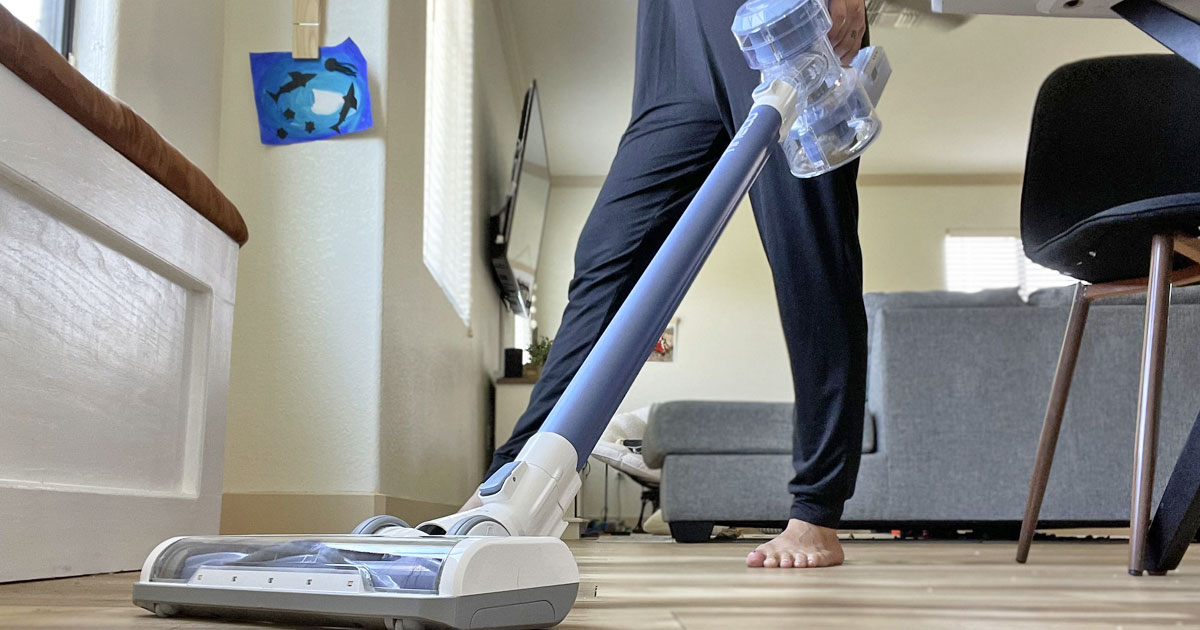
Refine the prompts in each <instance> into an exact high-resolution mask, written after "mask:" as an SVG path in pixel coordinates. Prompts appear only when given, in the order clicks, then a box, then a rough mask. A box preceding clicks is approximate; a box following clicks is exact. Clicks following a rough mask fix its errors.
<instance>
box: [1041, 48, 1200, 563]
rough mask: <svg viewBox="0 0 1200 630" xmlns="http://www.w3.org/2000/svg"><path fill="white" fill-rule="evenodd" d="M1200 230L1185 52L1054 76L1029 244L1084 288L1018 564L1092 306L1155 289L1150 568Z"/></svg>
mask: <svg viewBox="0 0 1200 630" xmlns="http://www.w3.org/2000/svg"><path fill="white" fill-rule="evenodd" d="M1198 234H1200V70H1197V69H1196V68H1195V67H1193V66H1191V65H1189V64H1188V63H1187V62H1186V61H1184V60H1183V59H1181V58H1179V57H1176V56H1174V55H1137V56H1123V57H1106V58H1102V59H1089V60H1086V61H1080V62H1077V63H1072V64H1069V65H1066V66H1063V67H1062V68H1059V69H1058V70H1056V71H1055V72H1054V73H1053V74H1051V75H1050V77H1049V78H1047V79H1046V81H1045V83H1043V84H1042V88H1041V91H1040V92H1039V93H1038V97H1037V104H1036V106H1035V108H1034V113H1033V127H1032V130H1031V132H1030V137H1029V151H1028V154H1027V156H1026V163H1025V185H1024V190H1023V191H1022V195H1021V240H1022V242H1023V243H1024V246H1025V254H1026V255H1027V256H1029V258H1030V259H1032V260H1033V261H1034V262H1036V263H1038V264H1041V265H1044V266H1046V267H1049V268H1051V269H1055V270H1057V271H1060V272H1062V273H1065V274H1067V275H1070V276H1072V277H1074V278H1076V279H1078V280H1080V281H1081V282H1080V284H1078V285H1077V286H1076V289H1075V298H1074V300H1073V302H1072V306H1071V314H1070V317H1069V318H1068V320H1067V328H1066V334H1065V335H1064V338H1063V345H1062V352H1061V354H1060V355H1059V359H1058V369H1057V372H1056V373H1055V376H1054V384H1053V386H1052V388H1051V392H1050V401H1049V404H1048V405H1047V408H1046V417H1045V421H1044V424H1043V425H1042V433H1041V439H1040V441H1039V443H1038V452H1037V460H1036V463H1035V464H1034V470H1033V478H1032V480H1031V481H1030V484H1029V499H1028V503H1027V504H1026V508H1025V519H1024V522H1023V523H1022V527H1021V539H1020V543H1019V545H1018V548H1017V561H1018V562H1025V560H1026V558H1027V557H1028V555H1029V546H1030V543H1031V542H1032V540H1033V535H1034V529H1035V527H1036V525H1037V519H1038V512H1039V510H1040V509H1041V505H1042V498H1043V496H1044V495H1045V492H1046V483H1047V481H1048V479H1049V476H1050V466H1051V464H1052V463H1053V460H1054V449H1055V446H1056V443H1057V441H1058V432H1059V428H1060V427H1061V425H1062V418H1063V410H1064V409H1065V407H1066V404H1067V394H1068V392H1069V390H1070V387H1071V377H1072V374H1073V372H1074V370H1075V360H1076V358H1077V357H1078V354H1079V345H1080V340H1081V339H1082V337H1083V330H1084V323H1085V322H1086V320H1087V315H1088V307H1089V305H1090V304H1091V302H1092V301H1093V300H1099V299H1104V298H1106V297H1113V296H1117V295H1128V294H1133V293H1142V292H1145V293H1146V327H1145V337H1144V341H1143V350H1142V363H1141V378H1140V386H1139V389H1140V391H1139V394H1138V395H1139V398H1138V406H1137V419H1136V424H1137V428H1136V438H1135V445H1134V473H1133V496H1132V506H1131V509H1130V555H1129V571H1130V573H1131V574H1134V575H1141V574H1142V571H1143V570H1144V569H1145V566H1146V565H1145V561H1144V556H1145V547H1146V533H1147V529H1148V527H1149V522H1150V501H1151V495H1152V490H1153V484H1154V460H1155V451H1156V442H1157V438H1158V415H1159V403H1160V400H1161V393H1162V369H1163V355H1164V350H1165V345H1166V331H1167V308H1168V304H1169V302H1170V292H1171V287H1172V286H1173V285H1174V286H1182V285H1186V284H1192V283H1196V282H1200V239H1197V238H1196V237H1197V235H1198ZM1147 270H1148V273H1147ZM1130 394H1131V395H1132V392H1130Z"/></svg>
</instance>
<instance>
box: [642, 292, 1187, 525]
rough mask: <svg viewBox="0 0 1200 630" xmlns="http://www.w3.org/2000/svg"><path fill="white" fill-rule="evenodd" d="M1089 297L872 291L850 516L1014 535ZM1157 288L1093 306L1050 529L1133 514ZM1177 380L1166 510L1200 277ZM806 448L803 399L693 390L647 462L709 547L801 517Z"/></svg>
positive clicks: (674, 515)
mask: <svg viewBox="0 0 1200 630" xmlns="http://www.w3.org/2000/svg"><path fill="white" fill-rule="evenodd" d="M1072 290H1073V289H1072V288H1071V287H1064V288H1061V289H1047V290H1043V291H1039V292H1036V293H1034V294H1033V295H1031V296H1030V297H1029V300H1028V301H1023V300H1021V299H1020V297H1019V296H1018V295H1017V293H1016V291H1015V290H996V291H985V292H981V293H975V294H961V293H959V294H956V293H946V292H930V293H891V294H868V295H867V296H865V301H866V303H867V313H868V322H869V330H870V346H869V347H870V350H869V359H868V386H867V389H868V394H867V398H868V400H867V408H866V431H865V435H864V438H863V458H862V467H861V469H860V472H859V477H858V486H857V491H856V492H855V495H854V498H853V499H851V500H850V502H849V503H848V504H847V505H846V512H845V515H844V526H845V527H864V528H879V529H938V528H942V527H946V528H953V527H976V528H983V527H998V528H1000V529H1004V528H1006V527H1007V528H1011V530H1012V531H1014V532H1015V526H1016V525H1018V524H1019V521H1020V520H1021V516H1022V513H1023V511H1024V505H1025V496H1026V492H1027V490H1028V484H1029V475H1030V472H1031V470H1032V466H1033V458H1034V454H1035V450H1036V446H1037V440H1038V433H1039V431H1040V429H1041V423H1042V416H1043V414H1044V411H1045V405H1046V399H1047V397H1048V396H1049V391H1050V382H1051V378H1052V376H1053V373H1054V368H1055V361H1056V358H1057V356H1058V351H1059V346H1060V343H1061V341H1062V335H1063V330H1064V327H1065V325H1066V321H1067V310H1068V305H1069V303H1070V297H1071V291H1072ZM1143 299H1144V298H1142V297H1141V296H1131V297H1129V298H1117V299H1114V300H1105V301H1101V302H1097V303H1095V304H1094V305H1093V307H1092V310H1091V314H1090V317H1089V320H1088V325H1087V331H1086V333H1085V335H1084V341H1083V348H1082V350H1081V355H1080V358H1079V364H1078V368H1077V370H1076V375H1075V381H1074V386H1073V388H1072V391H1071V398H1070V402H1069V403H1068V406H1067V412H1066V417H1065V420H1064V426H1063V430H1062V434H1061V437H1060V440H1059V444H1058V454H1057V457H1056V459H1055V461H1054V470H1053V472H1052V474H1051V480H1050V485H1049V488H1048V490H1047V494H1046V499H1045V503H1044V505H1043V507H1042V512H1041V517H1042V522H1043V523H1048V524H1051V525H1060V526H1067V525H1084V524H1089V525H1100V524H1108V525H1115V524H1119V523H1123V522H1125V521H1127V520H1128V518H1129V494H1130V470H1131V460H1132V454H1133V434H1134V414H1135V404H1136V399H1137V375H1138V363H1139V359H1140V354H1141V349H1140V348H1141V336H1142V323H1143V317H1144V306H1143V302H1142V300H1143ZM1165 373H1166V378H1165V382H1164V394H1163V407H1162V409H1163V412H1162V425H1161V431H1160V434H1159V459H1158V470H1159V479H1158V482H1157V483H1156V492H1155V497H1156V498H1155V502H1156V503H1157V497H1158V495H1159V494H1161V491H1162V488H1163V486H1164V485H1165V476H1166V475H1167V474H1169V472H1170V470H1171V468H1172V466H1173V465H1174V462H1175V458H1176V457H1177V455H1178V453H1179V450H1180V448H1181V447H1182V444H1183V441H1184V439H1185V438H1186V436H1187V433H1188V431H1189V430H1190V428H1191V425H1192V422H1193V421H1194V420H1195V418H1196V415H1197V412H1198V411H1200V382H1198V381H1197V379H1198V378H1200V376H1198V375H1200V288H1185V289H1176V290H1175V292H1174V295H1173V298H1172V307H1171V312H1170V332H1169V333H1168V351H1167V358H1166V371H1165ZM790 448H791V405H790V404H778V403H760V402H715V401H713V402H705V401H676V402H667V403H661V404H658V405H656V406H655V407H654V408H653V409H652V411H651V414H650V424H649V428H648V431H647V434H646V439H645V443H644V455H645V457H646V460H647V463H648V464H650V465H652V466H659V467H661V468H662V470H663V479H662V489H661V500H662V509H663V517H664V519H665V520H666V521H668V522H669V523H670V524H671V525H672V531H673V533H675V534H676V538H678V539H681V540H701V539H707V536H708V532H709V531H710V530H711V526H712V524H714V523H719V524H729V525H739V524H740V525H763V524H768V523H769V524H778V523H781V522H782V521H785V520H786V519H787V514H788V508H789V506H790V504H791V497H790V495H789V494H788V492H787V489H786V482H787V480H788V479H789V478H790V477H791V474H792V469H791V453H790Z"/></svg>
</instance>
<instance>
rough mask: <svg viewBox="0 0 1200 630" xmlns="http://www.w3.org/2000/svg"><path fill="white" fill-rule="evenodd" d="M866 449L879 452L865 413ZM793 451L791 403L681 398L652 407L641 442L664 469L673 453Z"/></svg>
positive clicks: (644, 450)
mask: <svg viewBox="0 0 1200 630" xmlns="http://www.w3.org/2000/svg"><path fill="white" fill-rule="evenodd" d="M862 449H863V451H862V452H864V453H872V452H874V451H875V421H874V417H873V416H872V415H871V414H870V413H866V414H865V415H864V421H863V443H862ZM791 452H792V404H791V403H765V402H740V401H705V400H678V401H671V402H664V403H658V404H656V405H654V406H653V407H651V409H650V425H649V427H648V428H647V429H646V438H645V441H644V442H643V444H642V456H643V457H644V458H645V460H646V464H647V465H648V466H650V467H653V468H660V467H662V465H663V460H664V459H665V458H666V456H667V455H668V454H672V455H678V454H682V453H689V454H697V453H738V454H747V453H757V454H790V453H791Z"/></svg>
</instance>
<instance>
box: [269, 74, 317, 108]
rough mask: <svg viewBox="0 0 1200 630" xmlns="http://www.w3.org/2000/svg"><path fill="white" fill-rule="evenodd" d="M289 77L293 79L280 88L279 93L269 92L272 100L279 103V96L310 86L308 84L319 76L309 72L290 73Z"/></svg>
mask: <svg viewBox="0 0 1200 630" xmlns="http://www.w3.org/2000/svg"><path fill="white" fill-rule="evenodd" d="M288 76H289V77H292V80H291V81H288V82H287V83H284V84H283V85H281V86H279V91H277V92H271V91H268V92H267V95H268V96H270V97H271V100H273V101H275V102H276V103H278V102H279V95H281V94H287V93H288V92H291V91H292V90H294V89H296V88H302V87H304V86H306V85H308V82H309V81H312V80H313V79H314V78H316V76H317V75H316V74H309V73H307V72H289V73H288Z"/></svg>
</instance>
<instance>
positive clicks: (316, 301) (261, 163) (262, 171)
mask: <svg viewBox="0 0 1200 630" xmlns="http://www.w3.org/2000/svg"><path fill="white" fill-rule="evenodd" d="M291 12H292V3H291V2H288V1H287V0H265V1H256V2H229V3H227V5H226V13H225V36H224V42H225V43H224V49H225V54H224V72H223V79H224V81H223V82H224V89H223V90H222V99H221V102H222V107H221V133H220V169H219V175H218V185H219V186H220V187H221V189H222V190H223V191H225V194H226V195H228V196H229V198H230V199H231V200H232V201H233V202H234V203H235V204H236V205H237V206H238V208H239V209H240V210H241V212H242V214H243V216H245V218H246V222H247V224H248V225H249V228H250V242H249V244H248V245H247V246H246V247H244V248H243V249H242V252H241V260H240V265H239V273H238V298H237V310H236V312H235V320H234V337H233V359H232V375H231V382H230V390H229V413H228V421H227V422H228V424H227V433H226V453H225V491H226V492H227V493H249V492H265V493H272V492H303V493H372V492H375V491H376V490H377V488H378V485H379V480H378V475H379V465H378V461H379V455H378V452H379V396H380V336H381V321H380V313H381V311H382V298H381V283H382V278H383V223H384V175H385V170H384V165H385V150H386V146H385V141H386V138H387V128H388V114H389V112H388V110H387V108H386V107H385V106H383V104H385V103H387V94H386V92H385V90H384V86H383V85H381V83H380V81H379V77H383V76H386V73H387V71H388V63H387V61H388V59H387V41H388V40H387V6H386V3H385V2H383V0H353V1H352V0H331V1H330V2H329V3H327V10H326V16H325V26H324V30H325V41H326V42H335V43H336V42H340V41H342V39H344V38H345V37H347V36H353V37H354V40H355V41H356V42H357V43H358V45H359V47H360V48H361V49H362V52H363V54H364V56H365V57H366V60H367V64H368V66H369V69H370V74H371V76H372V77H373V78H372V81H371V92H372V93H371V96H372V99H373V101H374V105H375V111H374V114H375V116H374V118H375V127H374V128H373V129H371V130H369V131H366V132H363V133H359V134H355V135H352V136H347V137H345V138H338V139H336V140H330V141H325V142H314V143H305V144H296V145H288V146H265V145H263V144H261V143H260V142H259V138H258V124H257V118H256V114H255V105H254V97H253V94H252V92H251V89H250V67H249V56H248V55H249V53H250V52H252V51H271V50H290V48H291Z"/></svg>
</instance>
